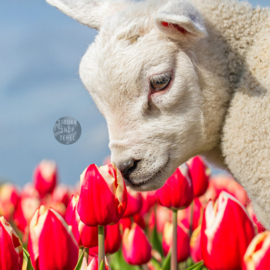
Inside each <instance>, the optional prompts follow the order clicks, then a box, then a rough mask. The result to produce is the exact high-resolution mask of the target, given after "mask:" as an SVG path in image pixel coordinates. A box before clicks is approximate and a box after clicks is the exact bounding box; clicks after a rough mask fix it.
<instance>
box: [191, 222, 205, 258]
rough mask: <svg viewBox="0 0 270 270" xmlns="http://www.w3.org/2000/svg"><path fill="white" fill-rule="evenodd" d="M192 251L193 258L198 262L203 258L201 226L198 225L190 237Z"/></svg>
mask: <svg viewBox="0 0 270 270" xmlns="http://www.w3.org/2000/svg"><path fill="white" fill-rule="evenodd" d="M190 253H191V258H192V260H193V261H194V262H195V263H197V262H199V261H201V260H202V250H201V226H199V227H197V228H196V229H195V230H194V231H193V233H192V235H191V239H190Z"/></svg>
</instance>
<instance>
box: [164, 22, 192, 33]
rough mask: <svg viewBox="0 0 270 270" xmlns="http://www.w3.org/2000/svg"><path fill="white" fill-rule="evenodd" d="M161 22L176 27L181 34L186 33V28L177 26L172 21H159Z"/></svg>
mask: <svg viewBox="0 0 270 270" xmlns="http://www.w3.org/2000/svg"><path fill="white" fill-rule="evenodd" d="M161 24H162V25H163V26H164V27H170V26H173V27H174V28H175V29H177V30H178V31H179V32H180V33H181V34H183V35H185V34H187V32H188V31H187V30H186V29H185V28H183V27H181V26H179V25H178V24H174V23H167V22H161Z"/></svg>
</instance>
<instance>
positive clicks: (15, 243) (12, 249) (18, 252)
mask: <svg viewBox="0 0 270 270" xmlns="http://www.w3.org/2000/svg"><path fill="white" fill-rule="evenodd" d="M22 263H23V247H22V243H21V241H20V239H19V237H18V235H17V234H16V232H15V231H14V230H13V228H12V227H11V226H10V224H9V223H8V222H7V221H6V220H5V218H4V217H0V269H1V270H21V269H22Z"/></svg>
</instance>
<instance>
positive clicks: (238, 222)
mask: <svg viewBox="0 0 270 270" xmlns="http://www.w3.org/2000/svg"><path fill="white" fill-rule="evenodd" d="M0 215H1V217H0V270H22V269H23V270H32V269H35V270H74V269H75V270H79V269H82V270H94V269H97V270H103V269H107V270H108V269H111V270H139V269H143V270H170V269H171V270H184V269H194V270H195V269H196V270H202V269H204V270H207V269H209V270H241V269H243V270H255V269H263V270H267V269H270V266H269V263H270V232H269V231H266V230H265V228H264V227H263V226H262V225H261V224H260V223H259V222H258V221H257V219H256V216H255V214H254V212H253V209H252V202H250V200H249V199H248V197H247V195H246V193H245V191H244V189H243V188H242V187H241V186H240V185H239V184H238V183H237V182H235V181H234V179H232V178H231V177H230V176H228V175H225V174H224V175H211V174H210V169H209V168H208V167H207V165H206V164H205V162H204V161H203V160H202V158H201V157H195V158H193V159H191V160H189V161H188V163H187V164H183V165H181V166H180V167H179V168H177V169H176V171H175V172H174V174H173V175H172V176H171V177H170V178H169V179H168V180H167V181H166V183H165V185H164V186H163V187H162V188H161V189H159V190H157V191H149V192H136V191H133V190H131V189H130V188H129V187H126V185H125V182H124V179H123V177H122V175H121V172H120V171H119V170H118V168H117V167H115V166H114V165H113V164H110V163H107V164H104V165H103V166H101V167H97V166H96V165H95V164H92V165H89V166H88V167H87V168H86V169H85V170H84V172H82V174H81V177H80V183H78V184H77V185H76V186H74V187H68V186H65V185H63V184H60V183H59V181H58V173H57V165H56V164H55V162H53V161H47V160H43V161H42V162H40V164H38V165H37V167H36V168H35V169H34V173H33V181H32V183H28V184H26V185H25V186H24V187H23V188H22V189H19V188H18V187H16V186H14V185H12V184H10V183H2V184H1V186H0Z"/></svg>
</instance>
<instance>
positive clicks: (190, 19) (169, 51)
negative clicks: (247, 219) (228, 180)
mask: <svg viewBox="0 0 270 270" xmlns="http://www.w3.org/2000/svg"><path fill="white" fill-rule="evenodd" d="M47 2H48V3H49V4H51V5H53V6H55V7H57V8H58V9H59V10H61V11H62V12H64V13H65V14H67V15H68V16H70V17H72V18H74V19H75V20H78V21H79V22H81V23H82V24H85V25H88V26H89V27H91V28H95V29H97V30H98V31H99V34H98V35H97V37H96V39H95V42H94V43H93V44H91V45H90V47H89V48H88V50H87V52H86V54H85V55H84V57H83V58H82V61H81V64H80V77H81V79H82V81H83V83H84V85H85V87H86V88H87V90H88V91H89V92H90V94H91V96H92V98H93V99H94V101H95V103H96V105H97V107H98V108H99V110H100V111H101V113H102V114H103V115H104V117H105V119H106V121H107V124H108V130H109V139H110V143H109V147H110V149H111V151H112V161H113V162H114V163H115V164H116V166H118V167H119V168H120V170H121V171H122V173H123V175H124V177H125V179H126V183H127V184H128V185H129V186H131V187H132V188H133V189H135V190H140V191H144V190H152V189H157V188H159V187H161V186H162V185H163V184H164V182H165V180H166V179H167V178H168V177H169V176H170V175H171V174H172V173H173V171H174V170H175V169H176V167H177V166H179V165H180V164H182V163H184V162H185V161H187V160H188V159H189V158H191V157H192V156H195V155H199V154H200V155H203V156H204V157H205V158H206V159H207V160H208V161H209V162H210V163H212V164H214V165H215V166H217V167H219V168H223V169H224V170H227V171H229V172H230V173H231V174H232V175H233V176H234V177H235V178H236V179H237V181H239V183H240V184H241V185H242V186H243V187H244V188H245V190H246V191H247V193H248V196H249V197H250V199H251V200H252V202H253V207H254V210H255V212H256V214H257V217H258V219H259V220H260V221H261V222H262V224H263V225H264V226H266V227H267V228H268V229H270V158H269V157H270V136H269V133H270V124H269V121H270V96H269V91H270V16H269V14H270V10H269V9H268V8H260V7H257V8H253V7H252V6H251V5H250V4H249V3H246V2H238V1H236V0H146V1H142V2H132V1H128V0H126V1H125V0H111V1H110V0H47Z"/></svg>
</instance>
